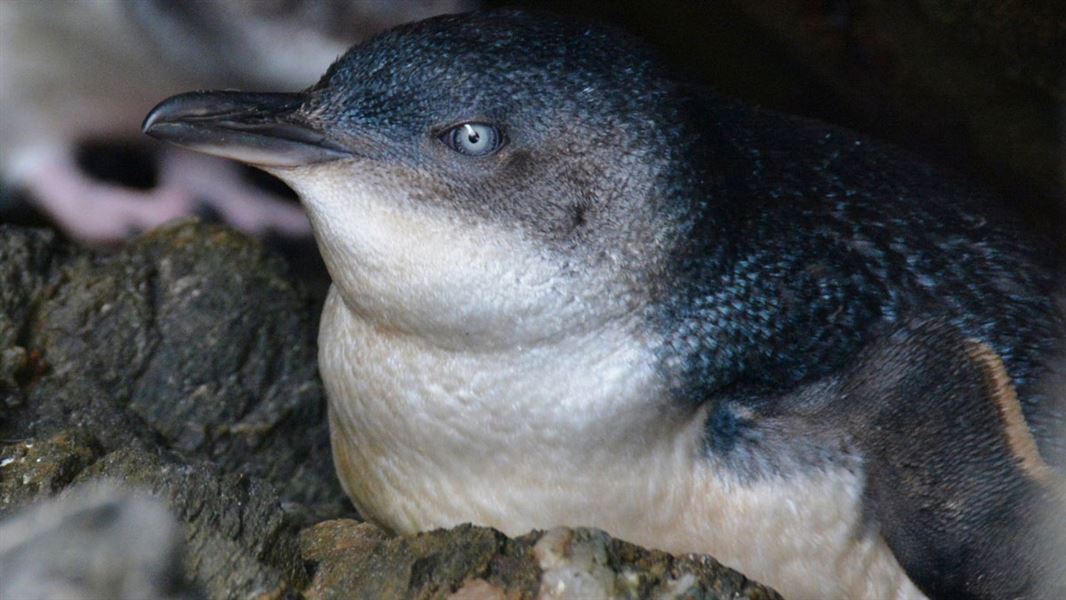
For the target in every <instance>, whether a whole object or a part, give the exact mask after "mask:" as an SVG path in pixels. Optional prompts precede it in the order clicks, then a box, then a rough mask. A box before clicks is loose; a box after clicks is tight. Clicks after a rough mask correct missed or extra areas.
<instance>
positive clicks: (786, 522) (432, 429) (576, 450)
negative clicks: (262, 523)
mask: <svg viewBox="0 0 1066 600" xmlns="http://www.w3.org/2000/svg"><path fill="white" fill-rule="evenodd" d="M320 365H321V370H322V376H323V379H324V381H325V384H326V389H327V392H328V394H329V404H330V424H331V430H332V441H333V453H334V458H335V461H336V463H337V470H338V474H339V476H340V478H341V481H342V484H343V485H344V487H345V490H346V491H347V492H348V495H349V496H350V497H351V498H352V500H353V502H354V503H355V504H356V506H357V508H358V509H359V510H360V512H361V513H362V514H363V515H364V516H365V517H367V518H369V519H371V520H373V521H375V522H377V523H379V524H382V525H384V526H386V527H388V528H390V529H393V530H395V531H397V532H402V533H409V532H415V531H421V530H427V529H433V528H437V527H450V526H454V525H458V524H460V523H466V522H473V523H477V524H481V525H488V526H492V527H496V528H498V529H500V530H502V531H504V532H505V533H508V534H511V535H518V534H523V533H526V532H528V531H529V530H531V529H535V528H540V529H543V528H549V527H553V526H556V525H569V526H594V527H599V528H602V529H605V530H606V531H608V532H610V533H611V534H613V535H615V536H618V537H620V538H622V539H626V540H629V541H633V542H636V543H639V544H642V545H645V546H648V547H653V548H660V549H663V550H667V551H670V552H675V553H683V552H703V553H709V554H712V555H714V556H715V557H716V558H718V559H719V560H721V561H723V562H724V563H725V564H728V565H730V566H733V567H735V568H738V569H740V570H741V571H742V572H744V573H745V574H747V575H749V576H751V577H753V578H755V579H758V580H760V581H763V582H765V583H767V584H769V585H771V586H774V587H776V588H777V589H778V590H779V591H781V592H782V593H783V594H785V595H786V596H787V597H790V598H834V597H835V598H845V597H847V598H860V597H865V598H919V597H921V594H920V593H919V592H918V591H917V589H915V588H914V586H913V585H912V584H911V583H910V582H909V580H907V578H906V576H905V575H904V574H903V572H902V570H901V569H900V568H899V566H898V564H897V563H896V561H895V559H894V558H893V557H892V555H891V553H890V552H889V550H888V549H887V547H886V546H885V544H884V543H883V542H882V541H881V539H880V538H879V537H877V536H876V535H873V534H870V533H868V532H867V531H865V530H864V528H863V527H862V524H861V519H860V512H861V511H860V506H859V502H860V493H861V474H856V473H852V472H849V471H846V470H844V469H841V470H840V471H823V472H818V473H812V474H811V475H810V476H808V477H804V478H801V479H802V480H801V479H789V480H784V479H782V480H776V481H775V480H762V481H760V482H758V483H743V484H742V483H740V481H741V480H740V479H739V478H737V477H735V476H734V475H733V474H731V473H722V472H716V471H715V470H714V469H713V468H712V464H713V463H712V461H709V460H707V459H706V458H705V456H704V454H703V453H704V452H705V451H704V450H702V449H701V448H702V444H701V441H700V440H701V438H702V431H703V423H704V420H705V416H706V415H705V412H704V410H705V409H704V410H700V411H696V412H693V411H691V410H689V411H687V412H682V411H680V410H678V409H676V408H671V407H670V405H669V403H668V402H666V401H663V402H661V403H657V402H656V401H655V399H656V398H659V397H662V395H663V394H662V392H661V389H660V387H659V386H660V383H659V382H658V381H657V378H656V373H655V370H654V361H653V358H652V356H651V355H650V353H649V351H648V350H646V349H644V348H642V346H641V344H640V343H639V342H638V341H637V340H636V339H635V338H634V337H632V336H630V335H627V334H626V333H625V332H624V331H622V330H621V329H620V330H618V331H613V332H599V334H598V335H596V336H595V337H594V338H591V337H590V338H589V339H580V338H579V339H569V340H558V341H556V342H554V343H552V344H548V345H543V346H539V347H533V348H515V349H513V350H506V351H497V352H481V353H459V352H455V351H453V350H444V349H440V348H436V347H432V346H429V345H426V344H425V343H424V341H423V340H421V339H419V338H416V337H412V336H409V335H406V334H402V333H398V332H394V331H386V330H382V329H381V328H379V327H377V326H375V325H373V324H371V323H368V322H366V321H364V320H362V319H360V318H358V317H356V316H354V315H353V314H352V313H351V312H350V311H348V310H347V308H346V307H345V305H344V302H343V300H342V299H341V297H340V295H339V294H338V293H336V291H335V290H334V291H332V292H331V294H330V297H329V299H328V300H327V303H326V307H325V310H324V312H323V317H322V330H321V334H320Z"/></svg>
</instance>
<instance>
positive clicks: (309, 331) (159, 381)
mask: <svg viewBox="0 0 1066 600" xmlns="http://www.w3.org/2000/svg"><path fill="white" fill-rule="evenodd" d="M285 270H286V267H285V265H284V263H283V262H282V261H281V260H280V259H278V258H276V257H275V256H273V255H272V254H270V253H268V252H267V251H266V250H265V249H264V248H263V246H262V245H261V244H259V243H258V242H255V241H253V240H251V239H249V238H246V237H244V236H242V235H240V234H237V233H234V232H232V231H229V230H227V229H224V228H222V227H218V226H206V225H202V224H199V223H197V222H183V223H179V224H177V225H174V226H171V227H167V228H164V229H160V230H157V231H155V232H153V233H150V234H148V235H145V236H143V237H140V238H137V239H136V240H134V241H132V242H131V243H129V244H128V245H126V246H125V247H123V248H122V249H121V250H120V251H119V252H117V253H115V254H112V255H104V254H91V253H88V252H85V251H76V250H72V249H69V248H68V247H66V246H65V245H63V244H61V243H59V242H57V241H56V240H55V238H54V236H52V235H51V234H46V233H41V232H38V231H34V230H25V229H20V228H14V227H6V226H0V278H2V281H3V282H4V285H3V286H0V305H2V307H3V312H2V313H0V399H2V400H3V401H4V402H3V403H0V407H3V406H7V407H8V408H7V409H3V408H0V411H4V412H0V420H2V421H3V422H2V423H0V437H7V438H16V437H19V436H21V437H30V436H33V437H36V436H40V435H47V434H49V433H53V432H55V431H58V430H60V429H64V428H68V427H71V426H75V427H79V428H82V429H86V430H91V431H93V432H94V434H95V435H96V437H97V439H99V440H100V441H101V443H102V444H103V446H104V449H105V450H108V451H110V450H114V449H117V448H120V447H123V446H125V445H128V444H130V443H131V442H133V441H134V440H139V441H141V442H145V443H148V444H150V445H159V446H161V447H163V448H165V449H167V450H172V451H175V452H178V453H180V454H181V455H182V456H185V457H189V458H204V459H208V460H210V461H211V462H212V463H214V464H215V465H217V466H218V467H219V468H220V469H221V470H222V471H223V472H228V473H233V472H240V473H244V474H247V475H255V476H257V477H262V478H263V479H265V480H267V481H269V482H271V483H273V484H274V485H276V486H277V487H278V488H279V489H280V490H282V496H283V498H284V499H285V500H287V501H295V502H301V503H305V504H311V505H316V504H317V505H323V506H326V507H327V509H326V512H327V513H329V514H334V515H336V514H339V513H340V512H341V511H342V510H343V509H342V508H341V507H343V506H345V505H346V499H345V497H344V494H343V492H342V491H341V489H340V486H339V484H338V483H337V481H336V477H335V476H334V473H333V464H332V459H331V455H330V449H329V433H328V425H327V423H326V412H325V410H326V409H325V399H324V393H323V390H322V386H321V383H320V382H319V379H318V377H317V370H316V362H315V356H316V344H315V336H316V330H317V323H316V319H317V317H316V315H317V313H318V310H319V307H317V306H315V305H313V304H311V303H310V301H309V298H307V297H306V296H305V295H303V294H302V293H301V292H300V291H299V290H297V289H296V288H295V287H294V286H293V285H292V284H291V283H290V282H289V281H288V279H287V278H286V276H285ZM249 299H254V302H249ZM19 405H25V406H24V407H22V408H20V409H19V410H14V409H13V407H15V406H19ZM16 432H17V434H16Z"/></svg>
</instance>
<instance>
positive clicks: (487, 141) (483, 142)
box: [441, 123, 503, 156]
mask: <svg viewBox="0 0 1066 600" xmlns="http://www.w3.org/2000/svg"><path fill="white" fill-rule="evenodd" d="M441 141H443V142H444V143H445V144H448V147H449V148H451V149H452V150H455V151H456V152H458V153H460V154H465V155H467V156H487V155H489V154H492V153H493V152H495V151H497V150H499V149H500V146H502V145H503V136H502V135H501V134H500V130H499V129H496V128H495V127H493V126H492V125H489V124H488V123H463V124H461V125H456V126H455V127H452V128H451V129H449V130H448V131H445V132H444V135H442V136H441Z"/></svg>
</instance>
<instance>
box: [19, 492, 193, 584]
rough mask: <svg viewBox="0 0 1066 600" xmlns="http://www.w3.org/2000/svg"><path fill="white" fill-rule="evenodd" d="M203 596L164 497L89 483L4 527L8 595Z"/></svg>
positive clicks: (24, 512)
mask: <svg viewBox="0 0 1066 600" xmlns="http://www.w3.org/2000/svg"><path fill="white" fill-rule="evenodd" d="M200 597H202V596H201V595H200V594H199V593H197V592H196V590H195V589H194V588H193V587H192V586H191V585H190V584H189V583H188V582H187V581H186V580H185V579H184V578H183V576H182V571H181V530H180V528H179V527H178V524H177V522H175V520H174V518H173V517H171V516H170V514H169V513H168V512H167V510H166V508H165V507H164V506H163V505H162V503H160V502H159V501H158V500H154V499H152V498H148V497H146V496H143V495H139V494H133V493H130V492H126V491H120V490H119V489H118V488H116V487H114V486H110V485H103V484H97V485H90V486H83V487H79V488H75V489H72V490H70V493H67V494H64V495H63V498H61V499H58V500H51V501H48V502H45V503H42V504H39V505H36V506H34V507H33V508H31V509H28V510H25V511H23V512H22V513H20V514H18V515H16V516H14V517H12V518H11V519H8V520H6V521H4V522H3V523H2V524H0V598H19V599H20V600H37V599H40V600H46V599H50V598H113V599H115V600H140V599H142V598H160V599H167V600H179V599H188V600H192V599H194V598H200Z"/></svg>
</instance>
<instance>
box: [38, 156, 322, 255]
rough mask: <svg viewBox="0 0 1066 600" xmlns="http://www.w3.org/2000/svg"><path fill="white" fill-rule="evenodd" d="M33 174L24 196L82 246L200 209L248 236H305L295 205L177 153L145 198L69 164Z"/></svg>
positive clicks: (215, 164)
mask: <svg viewBox="0 0 1066 600" xmlns="http://www.w3.org/2000/svg"><path fill="white" fill-rule="evenodd" d="M36 167H37V168H35V169H34V170H33V172H32V173H30V174H28V176H27V177H26V178H25V179H24V181H25V183H26V185H27V187H28V188H29V190H28V191H29V192H30V193H31V194H32V195H33V197H34V198H35V199H36V201H37V203H38V205H39V206H40V207H41V209H42V210H43V211H45V212H47V213H48V214H49V215H50V216H51V217H52V219H53V220H55V222H56V224H57V225H58V226H59V227H60V228H61V229H62V230H63V231H65V232H66V234H67V235H68V236H70V237H71V238H73V239H76V240H78V241H80V242H83V243H86V244H92V245H101V244H110V243H115V242H119V241H121V240H123V239H125V238H127V237H129V236H130V235H132V234H135V233H138V232H140V231H145V230H148V229H152V228H155V227H158V226H159V225H162V224H163V223H166V222H167V221H170V220H173V219H176V218H179V217H183V216H188V215H193V214H196V213H197V212H202V211H203V210H204V209H205V208H206V209H207V210H209V211H211V212H213V213H215V214H217V215H219V216H220V217H221V218H222V219H223V220H224V221H226V222H227V223H229V224H230V225H232V226H234V227H236V228H238V229H241V230H243V231H246V232H248V233H251V234H255V235H263V234H266V233H268V232H275V233H277V234H280V235H283V236H286V237H304V236H308V235H310V233H311V226H310V224H309V223H308V221H307V217H306V216H305V215H304V213H303V210H302V209H301V208H300V207H299V206H298V205H296V204H295V203H292V202H288V201H285V200H282V199H281V198H277V197H274V196H273V195H272V194H270V193H269V192H266V191H264V190H261V189H259V188H256V187H255V186H253V185H251V184H250V183H248V182H246V181H244V180H243V179H241V176H240V172H239V171H238V169H237V167H236V165H234V164H232V163H229V162H227V161H223V160H219V159H215V158H211V157H206V156H202V155H196V154H193V153H190V152H186V151H183V150H179V149H168V150H166V151H165V153H164V154H163V156H162V161H161V165H160V170H159V185H157V186H156V187H155V188H154V189H150V190H137V189H131V188H126V187H122V186H118V185H114V184H110V183H106V182H102V181H99V180H96V179H93V178H91V177H89V176H88V175H87V174H86V173H84V172H83V171H82V170H81V169H80V168H79V167H78V165H77V164H76V162H75V161H74V160H73V159H72V158H64V159H57V160H52V161H48V162H41V163H39V164H38V165H36Z"/></svg>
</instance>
